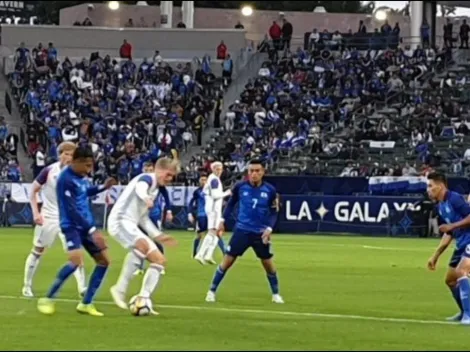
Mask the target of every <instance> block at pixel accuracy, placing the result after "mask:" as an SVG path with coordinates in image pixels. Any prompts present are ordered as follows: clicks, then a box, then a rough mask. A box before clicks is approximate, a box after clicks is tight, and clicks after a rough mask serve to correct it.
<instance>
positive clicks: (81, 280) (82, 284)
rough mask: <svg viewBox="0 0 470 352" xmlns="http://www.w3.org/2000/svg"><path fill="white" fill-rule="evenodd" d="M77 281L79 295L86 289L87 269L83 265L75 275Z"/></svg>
mask: <svg viewBox="0 0 470 352" xmlns="http://www.w3.org/2000/svg"><path fill="white" fill-rule="evenodd" d="M73 275H74V276H75V279H76V280H77V289H78V292H79V293H82V292H83V291H85V289H86V284H87V283H86V276H85V267H84V266H83V265H81V266H79V267H78V268H77V270H75V272H74V273H73Z"/></svg>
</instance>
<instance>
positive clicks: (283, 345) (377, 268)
mask: <svg viewBox="0 0 470 352" xmlns="http://www.w3.org/2000/svg"><path fill="white" fill-rule="evenodd" d="M173 234H174V235H175V236H176V237H177V238H178V239H179V246H178V247H176V248H168V249H167V257H168V266H167V274H166V276H164V277H163V279H162V281H161V283H160V285H159V287H158V289H157V291H156V293H155V294H154V297H153V301H154V304H155V308H156V310H158V311H159V312H160V313H161V315H160V316H158V317H133V316H131V315H130V314H129V313H127V312H125V311H122V310H119V309H118V308H117V307H115V306H114V305H112V304H111V302H110V295H109V287H110V286H111V284H114V283H115V281H116V279H117V275H118V273H119V270H120V268H121V264H122V260H123V257H124V254H125V252H124V251H123V250H122V249H121V247H120V246H119V244H118V243H117V242H114V240H112V239H110V238H109V239H108V242H109V246H110V249H111V255H112V264H111V265H112V268H111V269H110V272H109V274H108V276H107V278H106V280H105V283H104V285H103V287H102V289H101V291H100V293H99V295H98V297H97V300H98V302H97V307H98V308H99V309H100V310H101V311H103V312H104V313H105V317H103V318H94V317H88V316H81V315H79V314H77V313H76V312H75V305H76V302H77V301H78V298H77V293H76V288H75V279H74V278H73V277H71V279H70V280H69V282H68V283H67V284H66V286H65V287H64V289H63V291H62V292H61V293H60V296H59V297H60V301H59V302H58V304H57V312H56V314H55V315H54V316H51V317H48V316H42V315H40V314H39V313H38V312H37V310H36V300H26V299H22V298H20V297H19V294H20V290H21V286H22V280H23V267H24V259H25V257H26V255H27V254H28V252H29V250H30V247H31V240H32V229H9V228H2V229H0V326H1V328H0V331H1V332H0V350H10V351H12V350H23V351H24V350H33V349H34V350H75V351H77V350H96V351H98V350H255V351H256V350H313V349H317V350H462V349H464V350H466V349H468V345H469V341H470V340H469V336H470V327H462V326H459V325H453V324H448V323H446V322H445V321H443V319H444V318H445V317H446V316H449V315H452V314H454V313H455V312H456V307H455V305H454V303H453V301H452V299H451V295H450V293H449V292H448V291H447V289H446V287H445V285H444V282H443V279H444V273H445V270H446V266H447V260H448V258H449V254H450V253H447V254H446V255H445V256H444V258H443V259H442V261H441V262H440V263H439V264H440V265H439V270H438V272H435V273H430V272H428V271H427V270H426V262H427V259H428V257H429V256H430V255H431V254H432V251H433V249H434V247H435V246H436V245H437V241H436V240H415V239H388V238H363V237H338V236H336V237H333V236H331V237H324V236H280V235H279V236H276V237H275V238H274V244H273V248H274V253H275V260H276V262H277V266H278V273H279V279H280V286H281V293H282V295H283V297H284V299H285V300H286V304H284V305H274V304H273V303H271V301H270V292H269V286H268V283H267V280H266V278H265V275H264V273H263V270H262V267H261V265H260V263H259V262H258V261H257V260H256V258H255V257H254V255H253V254H252V253H247V254H246V255H245V256H244V257H243V258H242V259H241V260H240V261H239V262H238V263H237V264H236V265H235V266H234V268H233V269H232V270H231V271H230V272H229V273H228V274H227V276H226V278H225V281H224V282H223V283H222V285H221V287H220V289H219V292H218V302H217V303H215V304H207V303H205V302H204V297H205V293H206V292H207V289H208V286H209V283H210V281H211V279H212V275H213V273H214V270H215V267H203V266H201V265H199V264H197V263H196V262H195V261H193V260H192V259H191V248H192V239H193V235H192V234H191V233H189V232H174V233H173ZM225 238H226V239H228V237H225ZM217 256H218V257H219V258H220V256H221V255H220V252H219V253H218V254H217ZM64 260H65V255H64V253H63V252H62V249H61V246H60V244H59V241H57V242H56V244H55V246H54V248H53V249H51V250H50V251H49V252H48V253H47V254H46V255H45V256H44V258H43V261H42V262H41V264H40V267H39V269H38V273H37V276H36V281H35V286H34V290H35V293H36V294H37V295H41V294H44V292H45V291H46V290H47V288H48V287H49V285H50V284H51V282H52V280H53V278H54V276H55V273H56V271H57V269H58V268H59V266H60V265H61V264H62V263H63V262H64ZM91 269H92V263H91V261H88V262H87V270H88V273H90V271H91ZM140 281H141V277H136V278H135V279H134V281H133V283H132V287H131V290H130V291H129V297H130V296H131V295H133V294H135V293H136V292H137V291H138V287H139V285H140Z"/></svg>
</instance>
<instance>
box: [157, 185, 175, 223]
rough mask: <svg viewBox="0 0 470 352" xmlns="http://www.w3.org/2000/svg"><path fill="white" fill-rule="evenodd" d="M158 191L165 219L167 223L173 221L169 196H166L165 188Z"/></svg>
mask: <svg viewBox="0 0 470 352" xmlns="http://www.w3.org/2000/svg"><path fill="white" fill-rule="evenodd" d="M159 191H160V193H161V194H162V196H163V200H164V201H165V209H163V210H164V212H165V218H166V220H167V221H171V220H173V212H172V211H171V203H170V195H169V194H168V190H167V189H166V187H160V188H159Z"/></svg>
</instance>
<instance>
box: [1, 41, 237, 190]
mask: <svg viewBox="0 0 470 352" xmlns="http://www.w3.org/2000/svg"><path fill="white" fill-rule="evenodd" d="M122 56H123V55H122V47H121V57H122ZM188 61H189V60H188ZM227 61H229V62H227ZM222 65H223V67H220V68H219V66H222ZM222 65H220V64H219V65H214V64H212V63H211V60H210V57H209V56H205V57H203V58H202V59H201V60H199V59H197V58H195V59H194V60H193V61H192V62H181V60H168V59H167V60H164V59H163V58H162V56H161V55H160V54H159V52H158V51H157V52H155V55H154V57H153V58H152V59H139V58H137V59H127V58H111V57H110V56H106V57H100V55H99V53H97V52H96V53H90V57H89V58H83V59H79V60H74V59H70V58H67V57H65V58H60V57H59V56H58V50H57V49H55V48H54V45H53V44H52V43H49V45H48V46H47V48H45V47H44V46H43V45H42V44H39V45H38V46H37V47H35V48H34V49H33V50H31V51H30V50H29V49H28V48H26V47H25V46H24V45H23V44H22V45H21V46H20V47H19V48H18V49H17V51H16V58H15V61H14V70H13V72H11V73H10V74H9V81H10V85H11V89H12V95H13V97H14V100H15V101H16V102H17V103H18V104H19V105H20V110H21V114H22V116H23V118H24V121H25V124H26V128H25V131H26V132H25V142H26V144H27V150H28V153H29V155H30V156H31V157H35V159H38V158H37V156H38V153H39V155H40V157H39V160H41V159H44V158H42V155H43V154H45V155H44V157H45V158H46V162H45V163H46V164H47V163H49V162H51V161H53V160H55V159H56V158H57V145H58V144H59V143H60V142H61V141H64V140H73V141H77V142H79V143H91V144H92V146H93V148H94V149H95V151H96V153H97V160H98V161H97V165H96V166H97V168H96V172H95V181H96V182H100V181H102V180H103V179H104V178H105V177H107V176H109V175H114V176H117V177H118V178H119V180H120V182H121V183H123V184H124V183H126V182H127V181H128V179H129V178H130V177H133V176H134V175H135V174H136V173H140V171H141V169H142V164H143V163H144V162H145V161H147V160H154V159H156V158H158V157H159V156H160V155H163V154H166V155H173V156H175V155H177V154H178V153H179V152H180V151H184V150H187V149H188V148H190V147H191V145H192V144H193V143H196V142H197V141H198V135H200V133H198V131H201V130H202V129H203V128H204V126H205V125H206V123H207V121H208V119H209V115H210V113H211V111H212V109H213V102H214V99H216V98H217V97H218V96H221V95H222V94H223V90H224V89H226V88H227V86H228V83H229V80H228V79H227V77H229V75H228V74H227V73H223V71H227V70H229V69H230V66H231V65H232V66H233V62H230V59H229V57H228V58H227V59H226V60H223V61H222ZM223 68H225V70H224V69H223ZM229 73H230V72H229ZM222 74H224V78H222ZM199 139H200V137H199ZM125 156H127V157H125ZM42 166H43V163H41V162H40V165H38V163H37V160H35V161H34V166H33V170H34V174H37V173H38V172H39V171H40V169H41V167H42Z"/></svg>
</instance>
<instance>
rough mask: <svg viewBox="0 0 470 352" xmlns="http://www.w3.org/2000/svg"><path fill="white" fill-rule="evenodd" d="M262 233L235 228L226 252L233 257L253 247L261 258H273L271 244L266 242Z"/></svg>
mask: <svg viewBox="0 0 470 352" xmlns="http://www.w3.org/2000/svg"><path fill="white" fill-rule="evenodd" d="M261 235H262V234H261V233H253V232H249V231H244V230H239V229H236V228H235V229H234V231H233V235H232V237H231V238H230V242H229V244H228V246H227V250H226V252H225V253H226V254H227V255H229V256H231V257H241V256H242V255H243V253H245V251H246V250H247V249H248V248H250V247H251V248H253V251H254V252H255V254H256V256H257V257H258V258H259V259H271V258H272V257H273V254H272V253H271V244H270V243H268V244H264V243H263V241H262V240H261Z"/></svg>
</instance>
